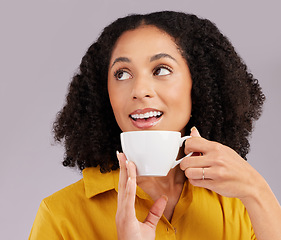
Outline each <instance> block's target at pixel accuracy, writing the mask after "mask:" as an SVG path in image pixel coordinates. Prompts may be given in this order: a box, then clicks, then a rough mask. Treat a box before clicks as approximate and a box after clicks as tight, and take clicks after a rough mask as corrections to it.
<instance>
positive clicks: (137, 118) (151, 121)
mask: <svg viewBox="0 0 281 240" xmlns="http://www.w3.org/2000/svg"><path fill="white" fill-rule="evenodd" d="M162 115H163V112H161V111H159V110H156V109H148V108H146V109H139V110H136V111H134V112H133V113H131V114H130V115H129V116H130V118H131V120H132V123H133V125H134V126H135V127H137V128H141V129H146V128H150V127H153V126H155V125H156V124H157V123H158V122H159V121H160V119H161V117H162Z"/></svg>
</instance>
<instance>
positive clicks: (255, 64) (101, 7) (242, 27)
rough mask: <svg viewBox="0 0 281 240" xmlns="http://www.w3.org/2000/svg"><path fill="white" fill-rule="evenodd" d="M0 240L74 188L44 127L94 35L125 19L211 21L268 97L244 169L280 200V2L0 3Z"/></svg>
mask: <svg viewBox="0 0 281 240" xmlns="http://www.w3.org/2000/svg"><path fill="white" fill-rule="evenodd" d="M0 4H1V5H0V26H1V28H0V29H1V37H0V41H1V44H0V60H1V62H0V63H1V65H0V66H1V80H0V114H1V115H0V116H1V118H0V134H1V139H0V153H1V175H0V180H1V181H0V184H1V185H0V187H1V188H0V189H1V193H0V194H1V197H0V201H1V204H0V238H1V239H5V240H10V239H27V238H28V235H29V232H30V230H31V227H32V224H33V221H34V218H35V215H36V212H37V210H38V207H39V204H40V202H41V200H42V199H43V198H44V197H47V196H48V195H50V194H52V193H54V192H55V191H57V190H59V189H61V188H63V187H65V186H67V185H69V184H71V183H73V182H75V181H77V180H78V179H80V178H81V176H80V174H79V173H78V172H76V171H74V170H71V169H66V168H64V167H63V166H62V165H61V161H62V159H63V147H62V146H54V142H53V140H52V133H51V128H52V122H53V120H54V118H55V116H56V113H57V112H58V111H59V110H60V109H61V107H62V106H63V104H64V98H65V94H66V91H67V86H68V84H69V82H70V79H71V77H72V76H73V74H74V73H75V71H76V70H77V68H78V66H79V64H80V61H81V58H82V56H83V55H84V53H85V51H86V50H87V48H88V47H89V46H90V44H91V43H92V42H93V41H94V40H95V39H96V38H97V36H98V35H99V33H100V32H101V31H102V29H103V28H104V27H105V26H106V25H108V24H109V23H110V22H112V21H113V20H115V19H116V18H117V17H123V16H124V15H127V14H129V13H148V12H151V11H159V10H178V11H184V12H189V13H195V14H197V15H199V16H201V17H204V18H208V19H210V20H211V21H213V22H215V23H216V24H217V26H218V27H219V29H221V31H222V32H223V33H224V34H225V35H226V36H228V37H229V38H230V39H231V41H232V43H233V45H234V46H235V47H236V49H237V51H238V52H239V54H240V55H241V56H242V58H243V59H244V61H245V62H246V63H247V64H248V67H249V69H250V71H251V72H252V73H253V74H254V76H255V77H256V78H258V79H259V81H260V84H261V86H262V87H263V90H264V92H265V94H266V96H267V101H266V104H265V106H264V112H263V115H262V117H261V119H260V120H259V121H258V122H257V123H256V127H255V131H254V133H253V135H252V139H251V152H250V154H249V155H248V161H249V163H250V164H251V165H252V166H254V167H255V168H256V169H257V170H258V171H259V172H260V173H261V174H262V175H263V176H264V177H265V179H266V180H267V181H268V183H269V185H270V186H271V188H272V190H273V192H274V193H275V195H276V196H277V198H278V199H279V202H280V201H281V191H280V182H281V174H280V172H281V162H280V147H281V144H280V143H281V141H280V135H281V127H280V118H281V113H280V103H281V93H280V89H281V81H280V76H281V48H280V43H281V33H280V23H281V14H280V12H281V1H280V0H276V1H272V0H268V1H255V0H251V1H247V0H236V1H227V0H221V1H219V0H213V1H207V0H206V1H200V0H196V1H195V0H194V1H188V0H185V1H176V0H173V1H166V0H165V1H153V0H141V1H132V0H127V1H125V0H118V1H106V0H102V1H99V0H96V1H83V0H77V1H75V0H45V1H40V0H33V1H31V0H25V1H20V0H18V1H13V0H7V1H3V0H1V3H0Z"/></svg>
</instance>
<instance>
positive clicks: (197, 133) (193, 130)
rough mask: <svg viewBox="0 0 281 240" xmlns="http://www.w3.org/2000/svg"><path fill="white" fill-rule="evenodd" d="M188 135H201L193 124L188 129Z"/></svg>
mask: <svg viewBox="0 0 281 240" xmlns="http://www.w3.org/2000/svg"><path fill="white" fill-rule="evenodd" d="M190 136H192V137H201V135H200V133H199V131H198V129H197V128H196V127H195V126H194V127H192V128H191V129H190Z"/></svg>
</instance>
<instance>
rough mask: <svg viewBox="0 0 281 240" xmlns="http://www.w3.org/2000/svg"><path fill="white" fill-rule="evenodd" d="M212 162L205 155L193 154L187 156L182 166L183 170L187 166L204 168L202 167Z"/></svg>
mask: <svg viewBox="0 0 281 240" xmlns="http://www.w3.org/2000/svg"><path fill="white" fill-rule="evenodd" d="M211 165H212V162H211V161H210V160H209V159H207V158H206V157H205V156H191V157H185V158H184V159H183V160H182V161H181V163H180V168H181V170H183V171H184V170H185V169H187V168H200V167H201V168H202V167H210V166H211Z"/></svg>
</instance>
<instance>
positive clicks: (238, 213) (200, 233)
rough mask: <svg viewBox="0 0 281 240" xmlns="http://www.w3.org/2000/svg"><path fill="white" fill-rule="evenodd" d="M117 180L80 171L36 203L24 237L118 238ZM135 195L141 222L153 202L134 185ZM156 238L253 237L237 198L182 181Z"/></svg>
mask: <svg viewBox="0 0 281 240" xmlns="http://www.w3.org/2000/svg"><path fill="white" fill-rule="evenodd" d="M118 180H119V170H116V171H111V172H110V173H103V174H102V173H100V170H99V168H86V169H84V170H83V179H81V180H79V181H78V182H76V183H74V184H72V185H70V186H68V187H66V188H64V189H62V190H60V191H58V192H56V193H54V194H53V195H51V196H49V197H47V198H45V199H44V200H43V201H42V202H41V204H40V207H39V210H38V213H37V215H36V218H35V221H34V224H33V227H32V230H31V233H30V236H29V239H30V240H34V239H40V240H45V239H46V240H50V239H52V240H53V239H67V240H70V239H71V240H73V239H75V240H76V239H77V240H78V239H79V240H80V239H99V240H100V239H110V240H112V239H117V231H116V225H115V214H116V210H117V192H118ZM136 195H137V197H136V202H135V209H136V216H137V218H138V220H139V221H144V220H145V218H146V216H147V214H148V212H149V209H150V208H151V206H152V205H153V201H152V199H151V198H150V196H149V195H148V194H147V193H145V192H144V191H143V190H142V189H141V188H139V187H137V193H136ZM124 227H126V226H124ZM156 239H161V240H165V239H189V240H202V239H208V240H219V239H231V240H235V239H237V240H241V239H243V240H244V239H256V238H255V235H254V232H253V229H252V226H251V222H250V219H249V216H248V213H247V211H246V209H245V207H244V205H243V204H242V203H241V201H240V200H239V199H236V198H226V197H222V196H220V195H218V194H216V193H214V192H212V191H209V190H207V189H204V188H198V187H194V186H192V185H191V184H189V182H188V180H187V181H186V182H185V184H184V187H183V190H182V193H181V196H180V199H179V201H178V203H177V205H176V207H175V210H174V213H173V217H172V219H171V222H169V221H168V220H167V219H166V218H165V217H164V216H162V218H161V219H160V221H159V223H158V225H157V229H156Z"/></svg>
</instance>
